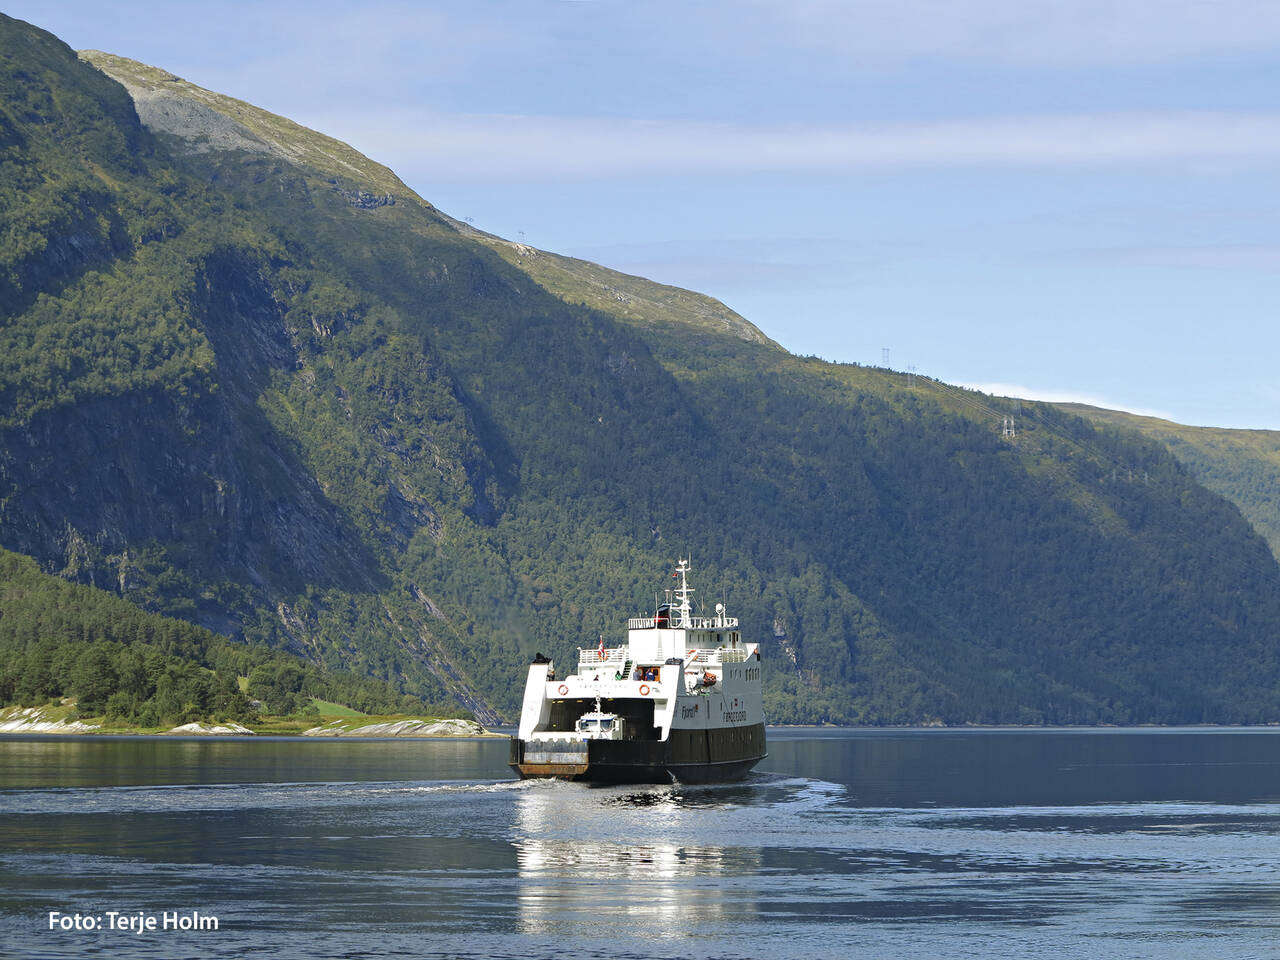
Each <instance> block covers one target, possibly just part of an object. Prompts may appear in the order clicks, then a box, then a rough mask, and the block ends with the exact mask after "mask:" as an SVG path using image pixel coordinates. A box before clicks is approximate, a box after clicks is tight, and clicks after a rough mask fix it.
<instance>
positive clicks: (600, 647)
mask: <svg viewBox="0 0 1280 960" xmlns="http://www.w3.org/2000/svg"><path fill="white" fill-rule="evenodd" d="M598 650H599V652H600V659H601V660H603V659H604V634H603V633H602V634H600V646H599V648H598Z"/></svg>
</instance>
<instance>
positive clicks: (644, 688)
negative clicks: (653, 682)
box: [640, 683, 649, 697]
mask: <svg viewBox="0 0 1280 960" xmlns="http://www.w3.org/2000/svg"><path fill="white" fill-rule="evenodd" d="M648 695H649V685H648V684H647V683H642V684H640V696H642V697H647V696H648Z"/></svg>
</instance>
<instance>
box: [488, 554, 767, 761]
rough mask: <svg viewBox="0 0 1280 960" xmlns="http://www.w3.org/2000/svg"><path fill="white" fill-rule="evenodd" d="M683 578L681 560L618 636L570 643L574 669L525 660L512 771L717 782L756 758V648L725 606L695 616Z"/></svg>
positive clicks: (760, 755)
mask: <svg viewBox="0 0 1280 960" xmlns="http://www.w3.org/2000/svg"><path fill="white" fill-rule="evenodd" d="M688 574H689V561H688V560H681V561H680V562H679V564H678V566H677V568H676V572H675V579H676V580H677V581H678V583H679V586H678V587H676V588H674V589H672V590H668V591H667V592H666V602H665V603H662V604H660V605H659V606H658V608H657V610H656V611H655V613H654V615H653V616H651V617H634V618H632V619H630V620H628V621H627V641H626V643H624V644H622V645H621V646H617V647H607V646H605V642H604V638H603V637H602V638H601V639H600V642H599V644H598V645H597V646H595V647H582V648H579V650H578V665H577V672H576V673H570V674H568V675H567V676H559V675H557V673H556V668H555V663H554V662H552V661H551V660H549V659H548V658H546V657H544V656H542V654H538V655H537V656H536V657H534V660H533V663H532V664H531V665H530V666H529V676H528V680H527V681H526V683H525V691H524V702H523V705H522V707H521V711H520V729H519V732H518V734H517V735H516V736H514V737H512V738H511V766H512V768H513V769H514V770H515V771H516V772H517V773H518V774H519V775H520V776H521V778H531V777H556V778H560V779H564V780H584V781H590V782H598V783H672V782H678V783H718V782H723V781H730V780H741V779H742V778H743V777H745V776H746V775H747V774H748V773H749V772H750V771H751V768H752V767H754V766H755V765H756V764H757V763H759V762H760V761H761V760H762V759H764V757H765V755H766V754H765V735H764V707H763V704H762V701H761V695H760V645H759V644H758V643H748V642H746V641H744V640H743V639H742V637H741V635H740V633H739V631H738V620H737V618H736V617H727V616H725V609H724V604H722V603H717V604H716V608H715V616H714V617H696V616H694V615H693V602H692V598H693V592H694V591H693V588H692V587H690V586H689V579H688ZM673 594H674V596H673Z"/></svg>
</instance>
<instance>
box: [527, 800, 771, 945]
mask: <svg viewBox="0 0 1280 960" xmlns="http://www.w3.org/2000/svg"><path fill="white" fill-rule="evenodd" d="M540 786H542V785H540ZM749 795H750V794H749V791H748V792H743V791H739V792H738V793H737V794H719V795H717V794H716V793H715V792H713V791H705V790H700V791H695V792H693V793H682V792H681V788H679V787H669V788H665V787H663V788H653V789H642V790H636V789H634V788H620V789H618V788H607V789H596V790H591V789H586V788H583V787H581V786H578V785H574V784H559V783H555V784H546V785H544V786H542V788H541V789H533V790H526V791H523V792H522V793H520V794H519V795H518V796H517V798H516V811H515V833H516V840H515V846H516V859H517V867H518V874H519V875H518V882H517V897H516V899H517V904H518V920H519V924H520V929H521V930H522V931H523V932H524V933H527V934H537V935H563V934H566V933H570V932H573V933H584V932H589V933H590V934H591V935H592V936H595V937H610V936H616V937H642V938H644V939H656V940H668V939H673V938H683V937H687V936H689V935H690V934H691V933H693V932H702V933H705V932H706V931H708V930H714V929H716V928H719V927H721V926H722V925H723V924H725V923H727V922H741V921H744V920H747V919H749V918H750V917H751V916H753V915H754V914H755V902H754V884H751V883H748V882H745V881H746V880H747V878H751V877H754V876H755V875H756V874H758V872H759V870H760V865H761V862H762V857H761V853H760V850H759V849H757V848H755V847H750V846H746V847H744V846H737V845H734V846H726V845H723V844H719V843H715V842H711V841H710V840H700V839H699V834H700V833H701V832H703V831H705V830H706V829H707V828H708V827H709V826H710V820H709V818H714V819H715V821H716V828H717V830H718V831H719V830H722V829H723V824H722V822H720V817H721V816H722V815H723V811H724V809H725V808H726V807H733V806H736V803H735V798H737V799H739V800H740V799H745V798H748V797H749Z"/></svg>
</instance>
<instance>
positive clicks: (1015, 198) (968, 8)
mask: <svg viewBox="0 0 1280 960" xmlns="http://www.w3.org/2000/svg"><path fill="white" fill-rule="evenodd" d="M5 12H6V13H8V14H10V15H12V16H17V17H20V18H22V19H25V20H29V21H31V22H32V23H35V24H37V25H38V26H41V27H44V28H45V29H48V30H51V31H52V32H54V33H55V34H57V35H58V36H60V37H61V38H62V39H63V40H65V41H66V42H68V43H69V44H71V45H72V46H73V47H76V48H78V49H83V48H97V49H101V50H107V51H109V52H111V53H117V54H121V55H123V56H128V57H133V58H135V59H138V60H143V61H145V62H148V63H152V64H155V65H156V66H160V67H164V68H166V69H168V70H170V71H172V72H174V73H177V74H179V75H181V76H183V77H185V78H187V79H188V80H191V81H193V82H195V83H198V84H201V85H202V86H206V87H209V88H212V89H215V90H218V91H221V92H224V93H228V94H232V95H234V96H237V97H240V98H242V99H244V100H248V101H250V102H253V103H255V104H258V105H260V106H263V107H265V108H267V109H269V110H272V111H275V112H277V113H280V114H284V115H286V116H288V117H291V118H292V119H294V120H297V121H299V122H301V123H304V124H306V125H308V126H312V127H315V128H316V129H319V130H322V131H323V132H325V133H328V134H331V135H333V136H336V137H338V138H340V139H343V140H346V141H347V142H349V143H351V144H352V145H353V146H355V147H357V148H358V149H360V150H361V151H363V152H364V153H366V154H368V155H369V156H371V157H373V158H374V159H376V160H379V161H381V162H383V163H385V164H387V165H388V166H390V167H391V168H392V169H394V170H395V171H396V172H397V173H398V174H399V175H400V176H401V178H402V179H404V180H405V181H406V182H407V183H408V184H409V185H410V186H412V187H413V188H414V189H415V190H417V191H418V192H419V193H420V194H422V196H424V197H425V198H426V199H428V200H430V201H431V202H433V203H435V204H436V205H437V206H439V207H440V208H441V209H443V210H445V211H447V212H449V213H451V214H453V215H455V216H458V217H469V218H471V219H472V221H473V222H474V223H475V224H476V226H478V227H481V228H483V229H487V230H490V231H492V232H495V233H499V234H501V235H504V236H507V237H511V238H513V239H516V238H518V237H519V236H520V234H523V235H524V237H525V239H526V240H527V241H528V242H529V243H532V244H535V245H537V246H540V247H543V248H546V249H550V250H555V251H557V252H561V253H567V254H571V255H574V256H580V257H584V258H587V259H591V260H595V261H598V262H600V263H603V264H606V265H608V266H611V267H615V268H617V269H621V270H626V271H629V272H634V273H639V274H642V275H644V276H648V277H651V278H653V279H656V280H660V281H663V282H667V283H674V284H678V285H681V286H686V287H690V288H693V289H696V290H699V291H702V292H704V293H708V294H711V295H712V296H715V297H718V298H719V299H721V300H723V301H724V302H725V303H727V304H728V305H729V306H731V307H733V308H734V309H735V310H737V311H738V312H740V313H741V314H743V315H744V316H745V317H746V318H747V319H749V320H751V321H752V322H753V323H755V324H756V325H757V326H759V327H760V328H761V329H763V330H764V331H765V332H766V333H767V334H768V335H769V336H771V337H773V338H774V339H775V340H777V341H778V342H780V343H782V344H783V345H784V346H786V347H787V348H789V349H791V350H793V351H795V352H797V353H804V354H816V355H818V356H821V357H825V358H827V359H830V360H838V361H854V362H859V363H877V364H878V363H880V361H881V358H882V350H883V349H884V348H888V349H889V350H890V365H891V366H893V367H895V368H898V369H906V367H907V366H908V365H910V366H914V367H915V368H916V369H917V370H918V371H919V372H921V373H926V374H929V375H932V376H937V377H940V378H942V379H945V380H948V381H951V382H955V383H963V384H968V385H972V386H977V387H979V388H982V389H990V390H993V391H995V392H1001V393H1010V394H1017V395H1021V396H1029V397H1043V398H1047V399H1079V400H1084V401H1086V402H1094V403H1098V404H1101V405H1104V406H1112V407H1118V408H1121V409H1128V410H1135V411H1138V412H1147V413H1154V414H1156V415H1159V416H1165V417H1169V418H1171V419H1175V420H1179V421H1181V422H1184V423H1196V424H1212V425H1220V426H1236V427H1252V428H1266V429H1280V378H1278V377H1277V372H1276V364H1277V360H1280V323H1277V322H1276V321H1277V318H1280V198H1278V197H1277V191H1276V182H1277V173H1278V172H1280V102H1277V101H1278V100H1280V4H1278V3H1275V2H1273V0H1269V2H1254V0H1070V2H1043V3H1025V2H1016V0H1000V2H997V0H860V2H853V0H850V2H834V0H788V2H771V0H770V2H766V0H759V2H757V0H738V2H733V3H729V2H696V0H694V2H690V0H682V2H665V0H654V2H647V0H619V2H612V0H594V2H593V0H523V2H517V0H501V2H500V0H492V2H486V0H466V2H457V3H414V4H410V3H381V2H371V3H363V4H360V5H358V8H357V5H353V4H349V3H341V4H340V3H330V2H327V0H314V2H308V3H294V2H281V3H271V2H259V3H241V2H227V0H204V2H201V3H198V4H197V3H184V2H172V0H171V2H164V3H158V2H157V3H150V2H137V3H128V2H122V3H102V2H101V0H95V2H80V0H56V2H52V3H51V2H49V0H41V2H26V0H20V2H10V3H9V4H7V5H6V7H5Z"/></svg>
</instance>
